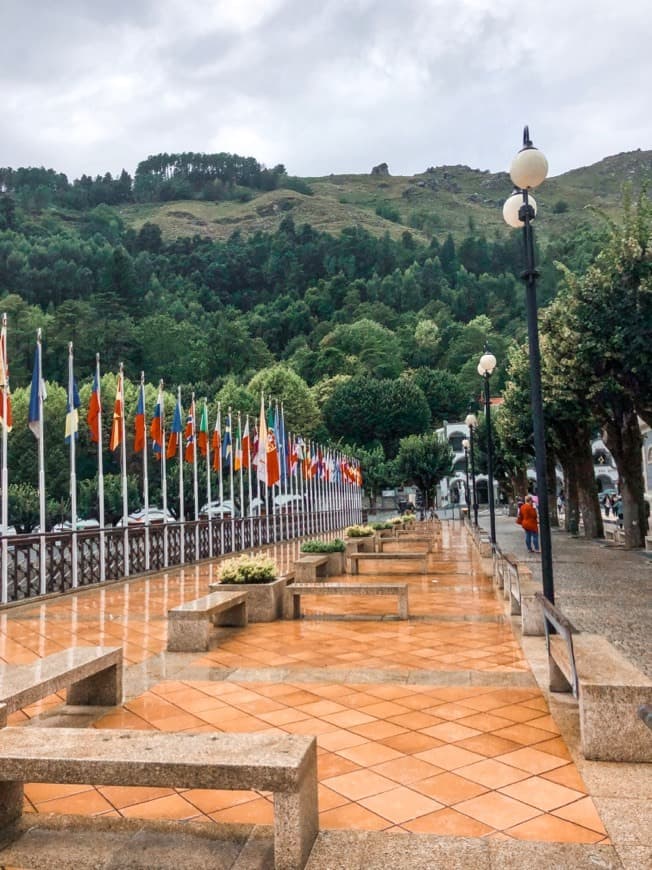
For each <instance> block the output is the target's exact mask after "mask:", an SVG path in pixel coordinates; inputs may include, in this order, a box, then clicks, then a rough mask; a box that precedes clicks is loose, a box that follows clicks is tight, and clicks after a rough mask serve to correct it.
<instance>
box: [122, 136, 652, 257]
mask: <svg viewBox="0 0 652 870" xmlns="http://www.w3.org/2000/svg"><path fill="white" fill-rule="evenodd" d="M301 181H302V182H304V183H305V184H307V185H308V187H309V189H310V190H311V191H312V195H307V194H304V193H299V192H297V191H295V190H290V189H286V188H283V187H279V188H278V189H276V190H272V191H265V192H259V193H258V192H256V191H251V192H250V193H251V198H250V199H249V200H248V201H247V202H235V201H224V202H202V201H197V200H176V201H173V202H166V203H150V204H138V205H125V206H121V207H120V208H119V213H120V215H121V217H122V218H123V220H124V221H125V223H126V224H127V225H128V226H131V227H133V228H134V229H136V230H139V229H140V228H141V227H142V226H143V224H145V223H147V222H151V223H156V224H158V225H159V226H160V228H161V231H162V234H163V238H164V239H166V240H168V241H169V240H171V239H174V238H178V237H180V236H195V235H200V236H206V237H208V238H211V239H215V240H224V239H227V238H228V237H229V236H230V235H231V234H232V233H233V232H235V231H236V230H238V231H240V232H241V233H243V234H244V235H251V234H253V233H256V232H259V231H260V232H275V231H276V230H277V229H278V227H279V225H280V223H281V221H282V220H283V218H284V217H285V216H287V215H291V216H292V218H293V220H294V222H295V224H296V225H297V226H299V225H301V224H304V223H309V224H311V225H312V226H313V227H315V228H316V229H318V230H321V231H323V232H328V233H332V234H334V235H337V234H338V233H339V232H341V230H342V229H343V228H344V227H347V226H359V227H362V228H364V229H366V230H368V231H369V232H370V233H373V234H374V235H377V236H379V235H383V234H384V233H389V235H390V237H392V238H394V239H400V237H401V236H402V234H403V232H405V230H409V231H410V232H411V233H412V234H413V235H414V236H415V238H416V239H418V240H419V241H423V242H427V241H429V240H430V239H431V238H433V237H435V238H437V239H439V240H440V241H443V239H444V238H445V237H446V236H447V235H448V233H449V232H450V233H452V234H453V236H454V237H455V238H456V239H457V238H461V237H463V236H464V235H465V234H466V233H467V231H468V226H469V219H471V218H472V219H473V222H474V224H475V226H476V227H477V229H478V230H480V231H483V232H485V233H486V234H487V235H488V236H490V237H492V236H493V235H494V234H495V233H496V232H499V233H502V232H503V231H504V230H505V225H504V222H503V219H502V206H503V203H504V201H505V199H506V197H507V196H508V195H509V193H510V189H511V182H510V179H509V176H508V174H507V173H506V172H500V173H491V172H488V171H481V170H478V169H470V168H469V167H468V166H440V167H436V168H431V169H429V170H428V171H426V172H424V173H421V174H418V175H411V176H392V175H372V174H369V175H329V176H325V177H323V178H305V179H301ZM651 181H652V151H632V152H627V153H624V154H617V155H614V156H612V157H607V158H605V159H604V160H601V161H600V162H599V163H595V164H593V165H592V166H586V167H583V168H581V169H575V170H572V171H571V172H566V173H564V174H563V175H558V176H555V177H552V178H549V179H547V180H546V182H545V183H544V184H543V185H542V187H541V188H540V189H539V190H538V191H537V193H536V199H537V203H538V206H539V209H540V210H541V214H542V215H545V220H542V221H541V222H540V224H539V232H540V233H541V237H542V239H546V238H549V237H554V236H557V235H562V234H564V233H565V232H567V231H568V230H572V229H573V228H574V227H576V226H577V224H578V223H579V222H582V221H583V220H584V219H585V211H584V210H585V209H586V207H587V206H595V207H596V208H599V209H601V210H604V211H605V212H606V213H607V214H610V213H613V212H615V210H616V209H617V207H618V203H619V201H620V194H621V190H622V186H623V184H624V183H625V182H632V183H633V185H634V186H635V188H638V187H639V186H640V185H642V184H644V183H650V182H651Z"/></svg>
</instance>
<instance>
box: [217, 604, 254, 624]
mask: <svg viewBox="0 0 652 870" xmlns="http://www.w3.org/2000/svg"><path fill="white" fill-rule="evenodd" d="M213 625H225V626H235V627H236V628H246V627H247V625H248V617H247V602H246V601H243V602H242V604H236V605H235V606H234V607H232V608H231V609H230V610H227V611H225V612H224V613H216V614H215V616H214V617H213Z"/></svg>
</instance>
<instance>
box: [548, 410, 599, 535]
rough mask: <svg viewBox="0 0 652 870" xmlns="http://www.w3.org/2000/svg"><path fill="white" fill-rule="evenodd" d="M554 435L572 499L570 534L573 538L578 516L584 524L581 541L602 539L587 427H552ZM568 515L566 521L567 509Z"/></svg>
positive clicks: (588, 429) (581, 425) (575, 532)
mask: <svg viewBox="0 0 652 870" xmlns="http://www.w3.org/2000/svg"><path fill="white" fill-rule="evenodd" d="M555 432H556V434H557V437H558V439H559V442H560V448H561V449H560V452H561V453H563V455H564V471H565V474H566V475H567V476H568V477H569V478H572V481H573V484H572V485H573V488H574V498H575V499H576V501H575V504H574V505H573V513H574V516H573V524H574V528H573V530H572V531H573V534H577V531H578V528H579V518H580V516H581V517H582V522H583V524H584V537H586V538H603V537H604V526H603V523H602V514H601V513H600V502H599V501H598V488H597V486H596V483H595V474H594V470H593V454H592V452H591V430H590V427H589V426H588V424H573V425H567V426H564V425H559V424H558V425H557V426H556V427H555ZM569 501H570V499H569ZM568 514H569V517H570V514H571V510H570V508H569V510H568ZM567 522H568V520H567Z"/></svg>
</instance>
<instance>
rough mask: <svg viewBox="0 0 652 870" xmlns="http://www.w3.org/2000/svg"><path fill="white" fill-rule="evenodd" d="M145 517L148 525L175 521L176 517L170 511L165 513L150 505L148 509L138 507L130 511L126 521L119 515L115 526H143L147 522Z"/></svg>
mask: <svg viewBox="0 0 652 870" xmlns="http://www.w3.org/2000/svg"><path fill="white" fill-rule="evenodd" d="M147 518H149V525H153V524H154V523H176V519H175V517H174V514H173V513H172V512H171V511H169V510H168V511H167V513H166V512H165V511H164V510H163V508H160V507H150V508H149V511H146V510H145V508H139V509H138V510H137V511H132V512H131V513H130V514H129V516H128V517H127V522H125V518H124V517H120V519H119V520H118V522H117V523H116V526H119V527H120V528H122V527H123V526H125V525H130V526H144V525H146V524H147V522H146V521H147Z"/></svg>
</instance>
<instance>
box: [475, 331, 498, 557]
mask: <svg viewBox="0 0 652 870" xmlns="http://www.w3.org/2000/svg"><path fill="white" fill-rule="evenodd" d="M495 368H496V357H495V356H494V355H493V354H492V353H489V348H488V347H487V345H486V344H485V346H484V353H483V354H482V356H481V357H480V362H479V363H478V374H479V375H480V377H481V378H482V379H483V381H484V407H485V416H486V420H487V484H488V489H489V530H490V531H489V534H490V537H491V543H492V545H493V546H495V544H496V507H495V504H494V458H493V452H494V451H493V439H492V437H491V397H490V394H489V379H490V378H491V375H492V374H493V371H494V369H495Z"/></svg>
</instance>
